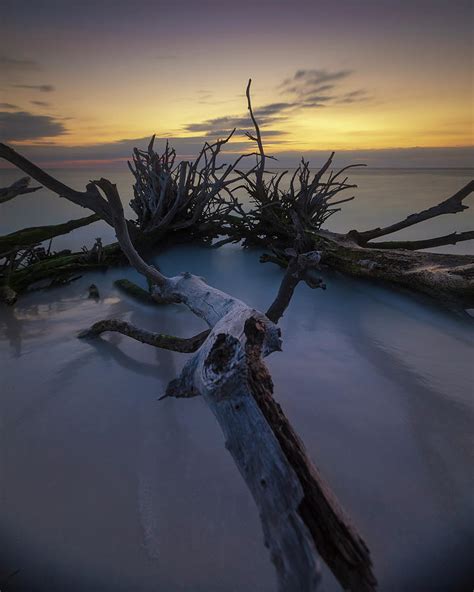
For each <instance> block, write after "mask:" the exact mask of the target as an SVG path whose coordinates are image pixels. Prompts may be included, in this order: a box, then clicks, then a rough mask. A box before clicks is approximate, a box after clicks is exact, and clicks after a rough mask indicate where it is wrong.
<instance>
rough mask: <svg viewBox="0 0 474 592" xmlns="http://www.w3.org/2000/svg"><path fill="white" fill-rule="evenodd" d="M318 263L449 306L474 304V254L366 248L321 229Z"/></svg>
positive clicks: (349, 239)
mask: <svg viewBox="0 0 474 592" xmlns="http://www.w3.org/2000/svg"><path fill="white" fill-rule="evenodd" d="M317 244H318V245H319V247H318V248H320V249H321V251H322V256H321V262H322V263H323V264H326V265H328V266H329V267H331V268H333V269H338V270H339V271H342V272H344V273H348V274H350V275H354V276H357V277H363V278H369V279H377V280H384V281H387V282H390V283H391V284H396V285H399V286H403V287H404V288H408V289H410V290H416V291H418V292H422V293H424V294H427V295H429V296H431V297H433V298H436V299H437V300H438V301H441V302H443V303H446V304H448V305H459V306H462V307H465V308H466V307H467V308H469V307H472V306H473V305H474V257H473V256H471V255H449V254H443V253H429V252H418V251H409V250H403V249H378V248H376V243H374V244H373V246H372V247H371V248H366V247H362V246H360V245H358V244H357V243H355V242H354V241H353V239H352V237H350V236H343V235H338V234H336V233H331V232H327V231H320V233H319V240H318V241H317Z"/></svg>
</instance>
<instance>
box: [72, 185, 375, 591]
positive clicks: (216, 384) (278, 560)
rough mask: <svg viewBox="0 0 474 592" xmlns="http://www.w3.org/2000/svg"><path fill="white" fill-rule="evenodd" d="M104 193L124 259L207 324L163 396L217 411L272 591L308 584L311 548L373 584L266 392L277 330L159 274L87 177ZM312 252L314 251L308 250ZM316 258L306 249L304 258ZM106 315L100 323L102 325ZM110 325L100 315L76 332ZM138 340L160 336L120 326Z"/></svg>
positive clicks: (113, 195)
mask: <svg viewBox="0 0 474 592" xmlns="http://www.w3.org/2000/svg"><path fill="white" fill-rule="evenodd" d="M96 185H97V186H98V187H100V188H101V189H102V190H103V191H104V193H105V195H106V196H107V199H108V202H109V205H110V211H111V213H112V219H113V223H114V227H115V230H116V235H117V239H118V241H119V243H120V246H121V248H122V249H123V251H124V253H125V254H126V255H127V258H128V259H129V261H130V263H131V264H132V265H133V266H134V267H135V268H136V269H137V270H138V271H139V272H140V273H142V274H143V275H144V276H145V277H146V278H147V279H148V280H149V281H150V282H152V283H153V284H154V285H155V292H156V294H157V295H158V296H159V297H160V298H161V299H164V300H166V301H170V302H176V303H183V304H184V305H185V306H187V307H188V308H189V309H190V310H191V311H192V312H193V313H194V314H196V315H197V316H199V317H200V318H202V319H203V320H204V321H205V322H206V323H207V324H208V326H209V332H208V334H207V335H205V336H204V334H201V336H200V337H199V339H201V338H202V337H205V339H204V341H203V342H202V344H201V345H200V347H199V348H198V349H197V350H196V353H195V354H194V355H193V356H192V357H191V358H190V359H189V360H188V362H187V363H186V364H185V366H184V368H183V371H182V372H181V375H180V376H179V378H177V379H175V380H174V381H172V382H171V383H170V384H169V386H168V389H167V391H166V396H168V397H178V398H187V397H193V396H196V395H201V396H203V398H204V399H205V401H206V403H207V404H208V406H209V408H210V409H211V410H212V412H213V413H214V415H215V417H216V419H217V420H218V422H219V424H220V426H221V429H222V431H223V433H224V436H225V438H226V447H227V448H228V450H229V451H230V453H231V454H232V456H233V458H234V461H235V463H236V464H237V467H238V468H239V471H240V472H241V474H242V476H243V478H244V479H245V482H246V484H247V486H248V487H249V489H250V491H251V493H252V495H253V497H254V499H255V502H256V504H257V506H258V508H259V511H260V517H261V521H262V527H263V531H264V536H265V544H266V545H267V546H268V547H269V549H270V554H271V558H272V561H273V563H274V565H275V568H276V571H277V575H278V589H279V590H280V591H281V592H295V591H298V592H312V591H314V590H316V589H317V587H318V582H319V579H320V574H319V567H318V556H317V553H316V549H317V550H318V551H319V553H320V554H321V556H322V558H323V559H324V560H325V561H326V562H327V564H328V565H329V567H330V568H331V569H332V570H333V572H334V574H335V576H336V577H337V578H338V579H339V581H340V582H341V584H342V586H343V587H344V588H346V589H351V590H354V591H359V592H365V591H370V590H375V586H376V582H375V578H374V576H373V574H372V569H371V561H370V556H369V552H368V549H367V547H366V546H365V544H364V543H363V541H362V539H361V538H360V537H359V536H358V535H357V534H356V532H355V530H354V529H353V527H352V526H351V525H350V523H349V521H348V520H347V518H346V517H345V515H344V513H343V512H342V510H341V509H340V507H339V505H338V504H337V503H336V502H335V499H334V496H333V495H331V494H330V492H329V489H328V487H327V486H326V485H325V484H324V482H323V481H322V479H321V477H320V476H319V474H318V473H317V471H316V470H315V469H314V467H313V466H312V465H311V463H310V461H309V459H308V458H307V456H306V453H305V452H304V448H303V446H302V444H301V442H300V441H299V439H298V438H297V436H296V434H295V432H294V431H293V430H292V428H291V426H290V424H289V422H288V420H287V419H286V418H285V416H284V414H283V412H282V410H281V408H280V407H279V406H278V405H277V404H276V403H275V402H274V401H273V385H272V383H271V379H270V377H269V374H268V371H267V369H266V367H265V366H264V363H263V360H262V356H266V355H269V354H270V353H272V352H274V351H278V350H280V343H281V342H280V330H279V329H278V327H277V326H276V325H275V324H274V323H272V322H271V321H270V320H269V319H268V318H267V317H266V316H265V315H264V314H262V313H261V312H259V311H257V310H255V309H253V308H251V307H249V306H247V305H246V304H245V303H244V302H242V301H241V300H238V299H237V298H234V297H232V296H230V295H228V294H225V293H224V292H221V291H220V290H216V289H215V288H212V287H211V286H209V285H208V284H206V283H205V282H204V281H203V280H202V279H201V278H198V277H196V276H193V275H191V274H189V273H184V274H182V275H180V276H176V277H173V278H168V277H166V276H163V275H162V274H161V273H160V272H159V271H158V270H156V269H155V268H154V267H152V266H150V265H149V264H147V263H146V262H145V261H144V260H143V259H142V258H141V257H140V256H139V255H138V253H137V252H136V250H135V249H134V247H133V245H132V243H131V240H130V236H129V233H128V228H127V224H126V222H125V219H124V216H123V208H122V205H121V202H120V198H119V196H118V193H117V190H116V188H115V186H114V185H112V184H111V183H110V182H108V181H106V180H104V179H101V180H100V181H97V182H96ZM318 257H319V255H318ZM315 259H317V257H316V258H315V257H311V256H309V257H307V260H308V261H311V262H313V263H314V261H315ZM107 323H108V324H107ZM107 327H108V328H109V329H110V328H112V330H117V327H118V325H116V324H114V323H111V322H110V321H102V322H99V324H97V323H96V324H95V326H94V327H92V328H91V329H90V330H89V331H86V332H85V333H82V336H84V335H86V336H90V335H92V334H95V333H97V332H101V331H102V330H107ZM120 331H121V332H122V333H126V334H128V335H129V336H132V337H134V338H139V340H141V341H146V342H147V343H150V344H154V345H159V344H160V341H161V340H162V339H161V338H162V336H160V335H157V336H156V337H155V336H153V334H151V333H150V332H148V331H145V332H144V331H143V330H138V329H136V328H130V326H127V327H125V330H124V326H121V327H120Z"/></svg>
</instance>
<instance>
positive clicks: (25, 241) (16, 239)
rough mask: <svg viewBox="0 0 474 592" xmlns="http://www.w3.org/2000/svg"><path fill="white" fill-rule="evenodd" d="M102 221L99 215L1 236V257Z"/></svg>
mask: <svg viewBox="0 0 474 592" xmlns="http://www.w3.org/2000/svg"><path fill="white" fill-rule="evenodd" d="M98 220H100V217H99V216H98V215H97V214H92V216H86V217H85V218H78V219H77V220H69V221H68V222H63V223H62V224H54V225H51V226H34V227H32V228H23V229H22V230H18V231H17V232H12V233H11V234H6V235H4V236H0V255H1V253H4V252H6V251H9V250H11V249H19V248H25V247H30V246H32V245H37V244H39V243H42V242H44V241H47V240H50V239H52V238H54V237H56V236H60V235H62V234H68V233H69V232H71V231H72V230H75V229H76V228H82V227H83V226H88V225H89V224H92V223H94V222H97V221H98Z"/></svg>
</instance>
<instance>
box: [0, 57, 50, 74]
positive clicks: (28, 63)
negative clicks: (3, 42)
mask: <svg viewBox="0 0 474 592" xmlns="http://www.w3.org/2000/svg"><path fill="white" fill-rule="evenodd" d="M39 69H40V67H39V64H38V62H35V61H34V60H21V59H17V58H12V57H10V56H5V55H2V56H0V72H3V73H12V72H28V71H35V70H39Z"/></svg>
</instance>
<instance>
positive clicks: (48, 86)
mask: <svg viewBox="0 0 474 592" xmlns="http://www.w3.org/2000/svg"><path fill="white" fill-rule="evenodd" d="M13 86H14V87H15V88H26V89H28V90H39V91H40V92H45V93H49V92H53V91H54V90H56V88H55V87H54V86H53V85H52V84H14V85H13Z"/></svg>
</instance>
